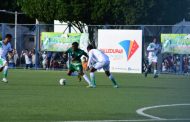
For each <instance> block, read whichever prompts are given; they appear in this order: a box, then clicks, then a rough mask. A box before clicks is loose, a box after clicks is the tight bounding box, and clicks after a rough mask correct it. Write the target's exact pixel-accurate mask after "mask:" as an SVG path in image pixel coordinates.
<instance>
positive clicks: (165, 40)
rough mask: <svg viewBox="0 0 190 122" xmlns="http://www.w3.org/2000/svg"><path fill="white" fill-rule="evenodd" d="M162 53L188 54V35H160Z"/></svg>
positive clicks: (189, 51) (189, 39)
mask: <svg viewBox="0 0 190 122" xmlns="http://www.w3.org/2000/svg"><path fill="white" fill-rule="evenodd" d="M161 43H162V53H173V54H190V34H161Z"/></svg>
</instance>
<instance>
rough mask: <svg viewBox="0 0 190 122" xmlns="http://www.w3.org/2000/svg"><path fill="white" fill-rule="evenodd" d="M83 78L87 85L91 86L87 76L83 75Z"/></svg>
mask: <svg viewBox="0 0 190 122" xmlns="http://www.w3.org/2000/svg"><path fill="white" fill-rule="evenodd" d="M83 78H84V79H85V81H86V82H87V83H88V85H91V82H90V79H89V78H88V76H87V75H86V74H84V75H83Z"/></svg>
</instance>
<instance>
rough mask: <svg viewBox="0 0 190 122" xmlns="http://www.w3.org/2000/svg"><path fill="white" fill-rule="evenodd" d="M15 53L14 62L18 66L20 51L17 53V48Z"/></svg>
mask: <svg viewBox="0 0 190 122" xmlns="http://www.w3.org/2000/svg"><path fill="white" fill-rule="evenodd" d="M13 55H14V64H15V66H18V59H19V56H18V53H17V50H16V49H13Z"/></svg>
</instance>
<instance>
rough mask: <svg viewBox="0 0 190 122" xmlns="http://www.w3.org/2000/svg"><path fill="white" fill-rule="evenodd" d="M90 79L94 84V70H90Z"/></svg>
mask: <svg viewBox="0 0 190 122" xmlns="http://www.w3.org/2000/svg"><path fill="white" fill-rule="evenodd" d="M90 79H91V83H92V84H93V85H94V86H96V81H95V75H94V72H90Z"/></svg>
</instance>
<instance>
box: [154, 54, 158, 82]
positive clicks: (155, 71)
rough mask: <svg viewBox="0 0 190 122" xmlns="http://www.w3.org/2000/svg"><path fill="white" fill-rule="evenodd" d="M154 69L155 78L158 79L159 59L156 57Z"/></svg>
mask: <svg viewBox="0 0 190 122" xmlns="http://www.w3.org/2000/svg"><path fill="white" fill-rule="evenodd" d="M153 67H154V78H157V77H158V71H157V57H154V59H153Z"/></svg>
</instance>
